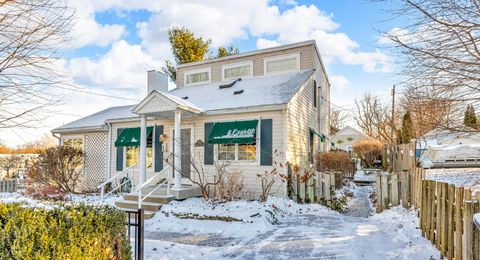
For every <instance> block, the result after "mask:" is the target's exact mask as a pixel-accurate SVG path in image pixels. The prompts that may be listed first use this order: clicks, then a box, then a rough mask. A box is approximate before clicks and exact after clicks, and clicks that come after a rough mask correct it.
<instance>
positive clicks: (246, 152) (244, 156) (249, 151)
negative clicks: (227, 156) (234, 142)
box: [238, 144, 257, 161]
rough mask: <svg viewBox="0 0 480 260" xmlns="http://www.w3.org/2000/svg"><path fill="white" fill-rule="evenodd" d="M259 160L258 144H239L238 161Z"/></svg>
mask: <svg viewBox="0 0 480 260" xmlns="http://www.w3.org/2000/svg"><path fill="white" fill-rule="evenodd" d="M256 158H257V145H256V144H239V145H238V160H249V161H255V160H256Z"/></svg>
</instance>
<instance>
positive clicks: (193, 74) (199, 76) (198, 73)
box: [184, 68, 211, 86]
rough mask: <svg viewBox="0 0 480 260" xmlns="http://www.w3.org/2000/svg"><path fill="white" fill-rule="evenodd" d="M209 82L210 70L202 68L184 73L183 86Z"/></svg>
mask: <svg viewBox="0 0 480 260" xmlns="http://www.w3.org/2000/svg"><path fill="white" fill-rule="evenodd" d="M210 80H211V69H210V68H203V69H197V70H191V71H186V72H185V78H184V81H185V86H195V85H202V84H208V83H210Z"/></svg>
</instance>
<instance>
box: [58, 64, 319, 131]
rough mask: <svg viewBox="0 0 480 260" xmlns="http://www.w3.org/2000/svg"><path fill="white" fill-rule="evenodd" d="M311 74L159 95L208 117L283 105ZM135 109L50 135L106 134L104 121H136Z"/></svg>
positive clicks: (283, 75) (122, 108) (114, 109)
mask: <svg viewBox="0 0 480 260" xmlns="http://www.w3.org/2000/svg"><path fill="white" fill-rule="evenodd" d="M314 73H315V69H309V70H301V71H294V72H288V73H280V74H274V75H265V76H256V77H251V78H246V79H242V80H241V81H237V82H236V83H235V84H233V86H232V87H229V88H222V89H221V88H219V86H220V85H224V84H225V82H215V83H211V84H207V85H199V86H191V87H181V88H177V89H174V90H172V91H169V92H159V93H160V94H162V95H163V96H165V97H167V98H168V99H170V100H172V101H174V102H175V103H177V104H182V105H185V106H188V107H192V108H194V109H196V110H198V111H201V112H205V113H207V114H208V112H211V111H218V110H226V109H241V108H251V107H259V106H269V105H283V104H287V103H288V102H289V101H290V100H291V99H292V97H293V96H294V95H295V93H297V92H298V90H299V89H300V88H301V87H302V86H303V85H304V84H305V82H307V81H308V80H309V79H310V78H311V76H312V75H313V74H314ZM240 90H243V92H242V93H241V94H237V95H234V91H240ZM149 96H150V95H149ZM142 102H143V101H142ZM134 107H136V106H135V105H132V106H120V107H110V108H107V109H105V110H102V111H100V112H97V113H95V114H92V115H89V116H86V117H84V118H81V119H78V120H76V121H73V122H71V123H68V124H66V125H63V126H61V127H58V128H55V129H53V130H52V132H54V133H59V132H73V131H79V130H106V123H105V122H106V121H107V120H118V119H130V118H137V117H138V115H137V114H134V113H133V112H132V110H133V109H134Z"/></svg>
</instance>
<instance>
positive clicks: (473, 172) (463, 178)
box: [425, 168, 480, 192]
mask: <svg viewBox="0 0 480 260" xmlns="http://www.w3.org/2000/svg"><path fill="white" fill-rule="evenodd" d="M425 178H426V179H427V180H434V181H441V182H447V183H451V184H454V185H455V186H461V187H468V188H470V189H471V190H472V191H473V192H477V191H480V168H451V169H428V170H427V173H426V177H425Z"/></svg>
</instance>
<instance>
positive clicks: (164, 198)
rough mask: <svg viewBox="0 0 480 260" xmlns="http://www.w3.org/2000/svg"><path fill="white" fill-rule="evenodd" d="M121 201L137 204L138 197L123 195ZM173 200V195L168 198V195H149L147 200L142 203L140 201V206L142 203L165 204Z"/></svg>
mask: <svg viewBox="0 0 480 260" xmlns="http://www.w3.org/2000/svg"><path fill="white" fill-rule="evenodd" d="M142 198H145V196H143V195H142ZM123 199H124V200H130V201H137V202H138V195H136V194H125V195H123ZM174 199H175V197H174V196H173V195H170V196H168V195H150V196H148V197H147V198H145V200H144V201H142V204H143V203H144V202H155V203H161V204H167V203H169V202H170V201H172V200H174Z"/></svg>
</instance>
